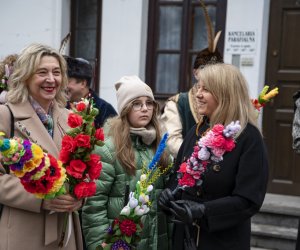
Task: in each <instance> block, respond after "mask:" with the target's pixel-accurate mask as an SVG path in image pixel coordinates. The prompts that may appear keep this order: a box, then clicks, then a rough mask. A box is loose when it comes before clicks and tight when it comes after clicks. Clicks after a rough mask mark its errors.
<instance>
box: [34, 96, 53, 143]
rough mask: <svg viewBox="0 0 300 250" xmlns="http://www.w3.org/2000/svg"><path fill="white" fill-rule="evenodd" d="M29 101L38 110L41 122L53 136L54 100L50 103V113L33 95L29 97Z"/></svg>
mask: <svg viewBox="0 0 300 250" xmlns="http://www.w3.org/2000/svg"><path fill="white" fill-rule="evenodd" d="M29 102H30V104H31V106H32V108H33V109H34V111H35V112H36V114H37V116H38V117H39V118H40V120H41V122H42V123H43V125H44V126H45V128H46V129H47V131H48V133H49V135H50V136H51V137H52V138H53V118H52V113H53V102H52V103H51V104H50V107H49V112H48V114H47V113H46V112H45V110H44V109H43V108H42V107H41V105H40V104H39V103H38V102H37V101H36V100H34V99H33V98H32V97H31V96H30V97H29Z"/></svg>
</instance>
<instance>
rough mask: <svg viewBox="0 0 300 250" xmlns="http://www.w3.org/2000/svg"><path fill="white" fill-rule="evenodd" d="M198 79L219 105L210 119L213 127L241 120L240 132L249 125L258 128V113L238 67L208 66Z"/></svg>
mask: <svg viewBox="0 0 300 250" xmlns="http://www.w3.org/2000/svg"><path fill="white" fill-rule="evenodd" d="M198 77H199V78H200V80H202V81H203V83H204V86H205V88H206V89H207V90H208V91H209V92H210V93H211V94H212V95H213V96H214V97H215V98H216V100H217V103H218V106H217V108H216V110H215V111H214V112H213V114H212V116H211V117H210V125H211V126H213V125H215V124H217V123H221V124H224V125H228V124H229V123H230V122H232V121H236V120H239V121H240V123H241V127H242V129H241V130H240V132H242V131H243V129H244V128H245V127H246V125H247V123H251V124H252V125H254V126H255V127H257V113H256V112H255V110H254V107H253V105H252V103H251V100H250V96H249V92H248V87H247V82H246V80H245V78H244V76H243V75H242V73H241V72H240V71H239V69H238V68H237V67H235V66H233V65H230V64H224V63H222V64H221V63H220V64H215V65H208V66H205V67H204V68H203V69H201V71H200V72H199V75H198Z"/></svg>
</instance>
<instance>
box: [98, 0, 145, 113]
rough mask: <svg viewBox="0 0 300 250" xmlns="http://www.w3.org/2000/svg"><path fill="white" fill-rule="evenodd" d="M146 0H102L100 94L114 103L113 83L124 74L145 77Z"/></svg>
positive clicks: (114, 104)
mask: <svg viewBox="0 0 300 250" xmlns="http://www.w3.org/2000/svg"><path fill="white" fill-rule="evenodd" d="M147 6H148V0H143V1H141V0H103V6H102V33H101V39H102V40H101V64H100V65H101V66H100V67H101V68H100V97H101V98H103V99H105V100H106V101H108V102H110V103H111V104H112V105H113V106H114V107H117V99H116V94H115V89H114V83H115V82H116V81H117V80H119V79H120V78H121V77H122V76H124V75H138V76H139V77H140V78H141V79H142V80H145V64H146V60H145V58H146V44H147V39H146V38H147V37H146V36H147V18H148V7H147Z"/></svg>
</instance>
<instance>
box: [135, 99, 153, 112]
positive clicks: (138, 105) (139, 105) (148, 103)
mask: <svg viewBox="0 0 300 250" xmlns="http://www.w3.org/2000/svg"><path fill="white" fill-rule="evenodd" d="M144 105H145V106H146V108H147V109H148V110H152V109H153V107H154V105H155V103H154V102H153V101H146V102H145V103H144V102H133V103H132V109H133V110H134V111H140V110H142V108H143V107H144Z"/></svg>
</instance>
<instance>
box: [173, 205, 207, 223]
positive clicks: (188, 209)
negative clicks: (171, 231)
mask: <svg viewBox="0 0 300 250" xmlns="http://www.w3.org/2000/svg"><path fill="white" fill-rule="evenodd" d="M170 205H171V208H170V211H171V212H172V213H173V214H174V215H175V218H176V219H177V220H179V221H181V222H183V223H185V224H192V223H193V221H194V220H195V219H200V218H201V217H202V216H203V215H204V213H205V206H204V205H203V204H202V203H199V202H195V201H190V200H178V201H170Z"/></svg>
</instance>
